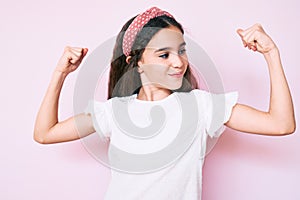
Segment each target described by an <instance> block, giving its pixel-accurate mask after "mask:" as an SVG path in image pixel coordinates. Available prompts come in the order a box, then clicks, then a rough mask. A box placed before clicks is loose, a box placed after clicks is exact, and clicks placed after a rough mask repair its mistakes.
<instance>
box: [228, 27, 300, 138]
mask: <svg viewBox="0 0 300 200" xmlns="http://www.w3.org/2000/svg"><path fill="white" fill-rule="evenodd" d="M237 33H238V34H239V35H240V37H241V39H242V41H243V44H244V47H248V49H250V50H253V51H258V52H260V53H261V54H263V56H264V57H265V60H266V62H267V64H268V68H269V75H270V84H271V85H270V88H271V91H270V103H269V110H268V111H260V110H257V109H255V108H253V107H251V106H248V105H243V104H237V105H236V106H235V107H234V108H233V111H232V114H231V117H230V119H229V121H228V122H227V123H226V125H227V126H229V127H231V128H233V129H235V130H238V131H243V132H248V133H255V134H263V135H287V134H291V133H293V132H294V131H295V127H296V123H295V117H294V108H293V102H292V97H291V94H290V90H289V87H288V83H287V80H286V78H285V74H284V70H283V67H282V64H281V60H280V54H279V50H278V48H277V46H276V45H275V43H274V42H273V40H272V39H271V38H270V36H269V35H267V34H266V32H265V31H264V29H263V28H262V26H261V25H260V24H255V25H253V26H252V27H250V28H248V29H245V30H242V29H238V30H237Z"/></svg>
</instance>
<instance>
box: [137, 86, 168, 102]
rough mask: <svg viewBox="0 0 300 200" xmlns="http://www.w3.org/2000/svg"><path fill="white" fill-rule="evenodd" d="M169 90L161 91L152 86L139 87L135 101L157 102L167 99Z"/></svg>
mask: <svg viewBox="0 0 300 200" xmlns="http://www.w3.org/2000/svg"><path fill="white" fill-rule="evenodd" d="M171 93H172V92H171V90H169V89H162V88H157V87H152V86H143V87H141V89H140V91H139V94H138V96H137V99H139V100H143V101H157V100H162V99H164V98H166V97H168V96H169V95H170V94H171Z"/></svg>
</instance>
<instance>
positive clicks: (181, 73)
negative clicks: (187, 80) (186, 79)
mask: <svg viewBox="0 0 300 200" xmlns="http://www.w3.org/2000/svg"><path fill="white" fill-rule="evenodd" d="M169 75H170V76H172V77H175V78H181V77H183V71H181V72H175V73H171V74H169Z"/></svg>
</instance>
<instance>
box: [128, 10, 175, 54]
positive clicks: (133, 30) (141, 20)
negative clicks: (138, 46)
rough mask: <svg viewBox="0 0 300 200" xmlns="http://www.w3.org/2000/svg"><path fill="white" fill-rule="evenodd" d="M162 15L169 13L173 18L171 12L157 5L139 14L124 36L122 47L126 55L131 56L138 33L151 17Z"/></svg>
mask: <svg viewBox="0 0 300 200" xmlns="http://www.w3.org/2000/svg"><path fill="white" fill-rule="evenodd" d="M162 15H167V16H169V17H172V18H173V16H172V15H171V14H170V13H168V12H166V11H163V10H161V9H159V8H157V7H152V8H150V9H148V10H146V11H145V12H143V13H141V14H139V15H138V16H137V17H136V18H135V19H134V20H133V21H132V22H131V24H130V25H129V27H128V28H127V30H126V32H125V34H124V37H123V44H122V47H123V53H124V55H125V56H129V54H130V51H131V48H132V45H133V42H134V40H135V38H136V35H137V34H138V32H139V31H140V30H141V29H142V28H143V26H144V25H145V24H147V23H148V22H149V21H150V20H151V19H153V18H155V17H159V16H162Z"/></svg>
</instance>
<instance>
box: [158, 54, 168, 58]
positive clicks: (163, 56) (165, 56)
mask: <svg viewBox="0 0 300 200" xmlns="http://www.w3.org/2000/svg"><path fill="white" fill-rule="evenodd" d="M159 57H160V58H164V59H167V58H168V57H169V53H164V54H161V55H160V56H159Z"/></svg>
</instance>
